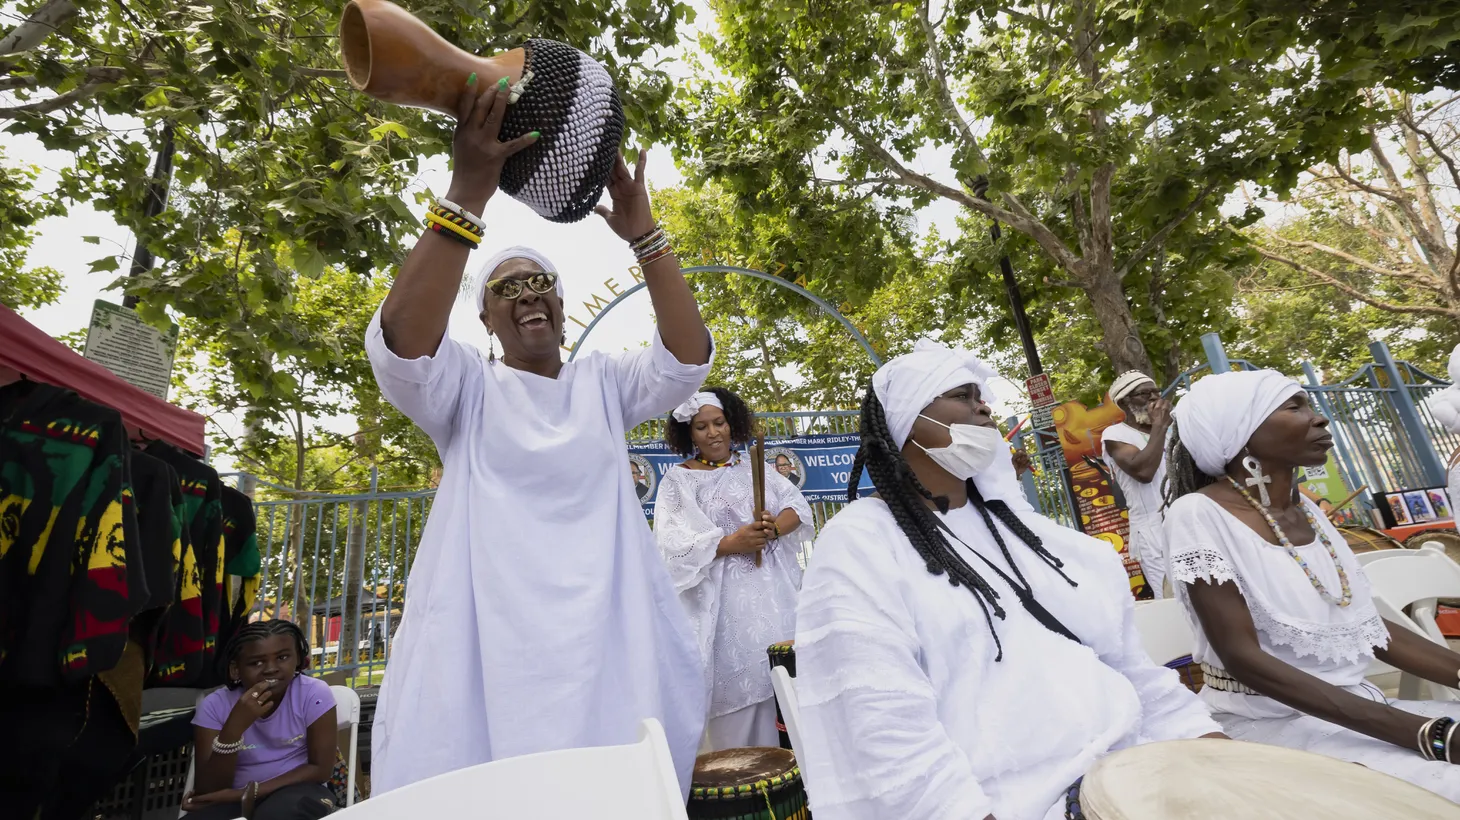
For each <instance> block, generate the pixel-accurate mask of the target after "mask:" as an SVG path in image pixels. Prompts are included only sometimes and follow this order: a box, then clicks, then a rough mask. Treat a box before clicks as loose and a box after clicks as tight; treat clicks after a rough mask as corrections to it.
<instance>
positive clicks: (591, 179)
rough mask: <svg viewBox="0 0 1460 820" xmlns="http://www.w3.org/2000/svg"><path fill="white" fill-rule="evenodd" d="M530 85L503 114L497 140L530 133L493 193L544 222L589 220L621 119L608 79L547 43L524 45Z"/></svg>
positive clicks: (585, 60) (583, 58)
mask: <svg viewBox="0 0 1460 820" xmlns="http://www.w3.org/2000/svg"><path fill="white" fill-rule="evenodd" d="M524 48H525V50H526V51H527V59H526V62H525V64H524V67H523V74H524V76H528V72H531V74H530V79H529V80H528V81H527V83H526V84H525V86H524V87H523V89H522V95H521V96H520V97H518V99H517V101H516V102H515V103H512V104H510V105H508V106H507V114H506V116H505V117H504V118H503V121H502V130H501V139H502V140H503V141H504V142H505V141H506V140H511V139H516V138H517V137H520V136H522V135H523V134H526V133H528V132H529V131H538V132H540V134H541V136H540V137H539V138H538V140H537V142H535V143H533V144H532V145H530V146H528V147H527V148H526V149H524V150H523V151H521V152H520V153H518V154H516V155H514V156H513V157H511V158H510V159H508V160H507V162H506V164H505V165H504V167H503V168H502V182H501V188H502V190H503V191H506V192H507V193H508V194H509V195H511V196H512V197H513V198H514V199H517V200H518V201H520V202H522V203H524V204H526V205H527V206H528V207H530V208H532V209H533V210H534V211H536V212H537V213H538V214H539V215H540V216H542V217H543V218H545V219H547V220H549V221H551V222H577V221H578V220H580V219H582V218H583V217H585V216H587V215H588V214H590V213H592V211H593V206H595V205H597V204H598V200H599V198H600V197H601V196H602V195H603V189H604V186H606V185H607V184H608V175H609V172H610V171H612V170H613V165H614V162H615V160H616V158H617V157H618V150H619V144H620V143H621V142H622V140H623V133H624V112H623V106H622V105H621V104H620V102H619V98H618V91H617V90H615V88H614V85H613V78H612V77H610V76H609V74H608V71H607V70H606V69H604V67H603V66H601V65H599V64H598V62H597V61H596V60H594V59H593V58H592V57H589V56H588V55H587V54H584V53H583V52H581V51H579V50H578V49H576V48H573V47H572V46H569V45H565V44H563V43H559V42H556V41H554V40H538V39H534V40H528V41H527V43H526V45H525V46H524Z"/></svg>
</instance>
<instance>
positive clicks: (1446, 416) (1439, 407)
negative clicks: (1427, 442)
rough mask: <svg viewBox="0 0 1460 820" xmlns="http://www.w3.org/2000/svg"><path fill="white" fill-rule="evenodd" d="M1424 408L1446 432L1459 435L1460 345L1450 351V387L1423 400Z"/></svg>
mask: <svg viewBox="0 0 1460 820" xmlns="http://www.w3.org/2000/svg"><path fill="white" fill-rule="evenodd" d="M1425 408H1426V409H1428V410H1429V411H1430V415H1432V416H1434V417H1435V421H1438V422H1439V423H1440V424H1441V425H1443V426H1444V428H1445V429H1446V430H1449V431H1450V432H1452V433H1460V345H1455V349H1454V350H1452V351H1450V386H1449V387H1447V388H1445V389H1444V390H1441V391H1440V392H1438V393H1436V394H1434V395H1433V396H1430V397H1429V398H1428V399H1425Z"/></svg>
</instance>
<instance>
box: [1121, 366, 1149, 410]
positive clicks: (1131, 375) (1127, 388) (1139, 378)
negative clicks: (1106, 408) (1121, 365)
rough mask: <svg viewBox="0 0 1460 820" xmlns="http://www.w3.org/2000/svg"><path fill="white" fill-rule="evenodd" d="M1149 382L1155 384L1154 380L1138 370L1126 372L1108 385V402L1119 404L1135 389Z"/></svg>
mask: <svg viewBox="0 0 1460 820" xmlns="http://www.w3.org/2000/svg"><path fill="white" fill-rule="evenodd" d="M1146 382H1150V383H1151V384H1155V383H1156V380H1155V379H1153V378H1151V377H1150V376H1147V375H1146V374H1145V373H1142V372H1141V371H1139V370H1127V371H1126V372H1124V373H1122V374H1120V375H1119V376H1117V377H1116V378H1115V381H1114V382H1113V383H1111V385H1110V400H1111V401H1113V402H1115V403H1116V404H1120V401H1121V399H1124V398H1125V397H1126V396H1129V395H1130V394H1131V393H1134V392H1135V389H1136V388H1137V387H1140V386H1141V385H1143V384H1145V383H1146Z"/></svg>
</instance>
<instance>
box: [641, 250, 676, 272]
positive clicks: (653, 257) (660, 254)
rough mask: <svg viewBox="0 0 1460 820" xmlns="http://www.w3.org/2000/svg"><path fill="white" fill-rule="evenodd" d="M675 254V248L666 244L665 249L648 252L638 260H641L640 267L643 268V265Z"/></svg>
mask: <svg viewBox="0 0 1460 820" xmlns="http://www.w3.org/2000/svg"><path fill="white" fill-rule="evenodd" d="M673 254H674V249H673V248H671V247H668V246H666V247H665V248H664V249H663V250H661V251H658V252H657V253H652V254H646V255H644V256H641V257H639V260H638V261H639V267H641V268H642V267H644V266H646V265H649V264H652V263H654V262H658V261H659V260H660V259H663V258H664V257H666V256H671V255H673Z"/></svg>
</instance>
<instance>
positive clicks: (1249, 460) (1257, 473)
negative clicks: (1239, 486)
mask: <svg viewBox="0 0 1460 820" xmlns="http://www.w3.org/2000/svg"><path fill="white" fill-rule="evenodd" d="M1242 469H1244V470H1246V471H1247V474H1248V475H1249V476H1251V478H1249V479H1247V481H1246V484H1247V486H1248V487H1256V488H1257V493H1258V496H1259V498H1261V500H1262V506H1264V507H1267V506H1271V504H1272V498H1271V497H1269V496H1268V494H1267V485H1269V484H1271V483H1272V476H1270V475H1267V474H1266V473H1264V472H1263V471H1262V462H1260V461H1258V460H1257V459H1255V458H1253V457H1252V456H1250V455H1249V456H1244V457H1243V458H1242Z"/></svg>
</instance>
